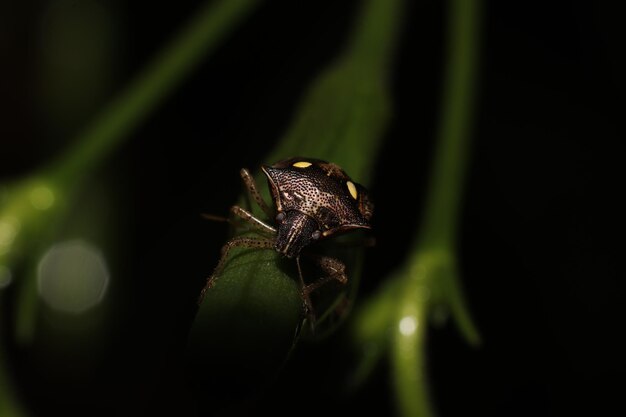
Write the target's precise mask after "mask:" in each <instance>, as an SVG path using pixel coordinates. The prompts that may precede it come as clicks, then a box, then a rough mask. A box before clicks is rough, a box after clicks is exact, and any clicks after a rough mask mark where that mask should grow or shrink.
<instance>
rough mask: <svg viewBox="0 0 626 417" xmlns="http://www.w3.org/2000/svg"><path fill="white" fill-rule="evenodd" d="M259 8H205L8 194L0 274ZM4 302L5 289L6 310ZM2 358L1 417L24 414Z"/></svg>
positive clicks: (25, 300) (234, 0)
mask: <svg viewBox="0 0 626 417" xmlns="http://www.w3.org/2000/svg"><path fill="white" fill-rule="evenodd" d="M256 3H258V1H257V0H221V1H209V2H207V5H206V6H205V7H204V8H203V9H202V10H200V12H199V13H198V14H197V15H196V16H195V17H194V19H193V20H192V21H191V22H190V23H189V25H187V26H186V27H185V30H183V32H182V33H181V34H180V35H179V36H178V37H177V38H176V39H174V41H173V42H171V43H170V44H169V45H168V46H167V47H166V48H165V49H164V50H163V52H162V53H161V54H160V55H159V56H158V57H157V58H156V59H155V60H154V62H153V63H152V64H151V65H149V66H148V68H147V69H146V70H145V71H144V72H143V73H142V74H141V76H139V77H138V78H137V79H136V80H135V81H134V82H133V83H132V84H131V85H130V86H129V87H128V88H127V89H126V90H125V91H124V92H123V93H122V94H121V95H120V96H118V97H117V98H116V99H115V100H113V102H112V103H110V105H109V106H108V107H106V108H105V109H104V111H103V112H102V114H101V115H100V116H99V117H98V118H96V120H95V121H94V122H93V124H91V125H90V126H89V127H88V128H87V129H86V130H85V131H84V132H83V133H81V134H80V135H79V136H78V137H77V139H76V141H75V143H74V145H73V146H72V147H70V148H69V149H68V150H67V151H66V152H64V153H63V154H62V155H61V156H59V157H58V158H57V159H56V160H55V161H53V162H52V163H51V164H50V165H49V166H48V167H46V168H45V169H42V170H41V171H40V172H38V173H35V174H33V175H32V176H31V177H30V178H27V179H25V180H23V181H22V182H20V183H18V184H16V185H15V186H14V187H12V188H10V189H9V190H8V191H9V193H10V194H9V195H8V197H7V198H6V201H3V207H2V209H1V210H0V267H3V268H9V271H10V272H11V270H14V267H15V265H16V264H18V263H19V262H20V261H21V260H23V259H24V257H25V256H27V255H28V254H29V253H31V252H32V251H33V250H35V249H34V248H35V247H36V246H35V245H37V244H39V243H38V242H39V241H40V240H41V239H42V237H45V236H47V235H48V234H49V232H50V231H51V230H52V229H54V226H55V225H56V224H57V223H58V222H59V220H60V219H62V218H63V216H64V215H65V213H66V212H67V210H66V209H67V207H68V205H69V204H71V198H72V195H73V194H74V192H75V191H76V189H77V188H78V187H79V186H80V184H81V180H83V179H84V178H85V177H86V176H87V175H88V174H89V173H90V172H92V171H93V170H94V169H95V167H96V166H97V165H98V163H100V162H102V161H103V160H104V159H105V158H106V157H107V156H108V155H109V154H110V153H111V151H113V150H114V149H115V148H116V147H117V146H118V145H119V144H120V143H121V142H122V141H123V140H124V139H127V138H128V136H129V133H130V132H131V131H132V130H133V129H134V128H135V127H136V126H138V125H139V124H140V123H142V122H143V121H144V120H145V119H146V117H147V116H148V115H149V114H150V113H151V112H152V111H154V109H155V108H156V107H157V106H158V105H159V104H160V103H162V102H163V100H164V99H165V98H166V97H167V96H168V94H170V93H171V92H172V91H174V89H175V88H176V87H177V86H178V85H179V84H180V83H181V82H182V80H183V79H184V78H185V77H186V76H188V75H189V73H190V72H191V71H192V70H193V69H194V68H195V67H196V66H197V65H198V64H199V63H200V62H201V60H202V59H203V58H204V57H206V55H207V54H208V53H210V52H211V51H212V50H213V49H215V47H216V46H217V45H218V44H219V42H220V41H221V40H222V39H223V38H224V37H225V36H227V35H228V34H229V33H230V32H231V31H232V30H233V29H234V28H235V27H236V25H237V23H238V22H239V21H240V20H242V19H243V18H244V17H245V16H246V15H247V14H248V13H249V12H250V11H251V10H252V9H253V7H252V6H254V5H255V4H256ZM26 288H29V287H26ZM3 295H4V294H2V291H1V289H0V309H2V308H3V305H2V300H1V297H2V296H3ZM35 296H36V294H35V293H33V292H32V291H31V293H30V294H27V296H26V297H22V299H21V301H20V305H18V308H19V307H22V306H24V308H20V311H21V313H23V314H28V317H30V318H31V319H32V318H34V314H32V310H33V309H34V308H35V307H36V303H34V302H31V301H32V298H33V297H35ZM27 321H28V320H27ZM20 323H21V324H20V328H22V327H24V326H26V327H28V326H30V327H32V325H29V324H28V323H26V322H25V321H24V320H21V321H20ZM21 333H25V332H24V331H22V332H21ZM3 354H4V352H2V351H1V349H0V415H2V416H5V415H7V416H20V415H24V412H23V411H22V410H21V408H20V406H19V401H18V400H17V399H16V397H15V395H14V392H13V389H12V387H11V385H10V383H9V381H10V378H9V376H8V374H7V372H6V370H5V369H4V363H3V361H4V357H3Z"/></svg>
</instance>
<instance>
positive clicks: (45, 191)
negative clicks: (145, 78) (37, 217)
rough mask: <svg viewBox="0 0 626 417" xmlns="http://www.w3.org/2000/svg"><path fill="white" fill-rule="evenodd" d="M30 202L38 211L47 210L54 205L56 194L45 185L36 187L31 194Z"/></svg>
mask: <svg viewBox="0 0 626 417" xmlns="http://www.w3.org/2000/svg"><path fill="white" fill-rule="evenodd" d="M30 202H31V204H32V205H33V207H35V208H36V209H38V210H47V209H49V208H50V207H51V206H52V204H54V192H52V190H51V189H50V187H46V186H43V185H42V186H39V187H35V188H33V190H32V191H31V192H30Z"/></svg>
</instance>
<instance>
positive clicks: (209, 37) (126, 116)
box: [49, 0, 258, 183]
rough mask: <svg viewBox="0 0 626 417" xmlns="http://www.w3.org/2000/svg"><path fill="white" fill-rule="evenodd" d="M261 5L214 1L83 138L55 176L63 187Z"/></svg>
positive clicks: (122, 136) (251, 1) (52, 170)
mask: <svg viewBox="0 0 626 417" xmlns="http://www.w3.org/2000/svg"><path fill="white" fill-rule="evenodd" d="M255 3H258V0H221V1H209V2H207V4H206V5H205V6H204V8H202V9H201V10H200V11H198V13H197V14H196V15H195V16H194V18H193V20H192V21H191V22H190V23H189V24H188V25H187V26H185V28H184V30H183V31H182V32H181V33H180V34H179V35H178V36H177V37H176V38H175V39H174V40H173V41H172V42H171V43H170V44H169V45H167V46H166V47H165V49H164V50H163V51H162V52H161V53H160V54H159V55H158V56H157V57H156V59H155V60H154V61H153V62H152V64H151V65H149V66H148V68H146V70H145V71H144V72H142V74H141V75H140V76H139V77H138V78H137V79H135V81H134V82H133V83H132V84H131V85H130V86H129V87H128V88H127V89H126V90H125V91H124V92H123V93H122V94H120V95H119V96H118V97H117V98H116V99H115V100H113V101H112V102H111V103H110V104H109V105H108V106H107V107H106V108H105V109H104V111H103V112H102V114H101V115H100V117H98V118H97V119H96V121H95V122H94V123H93V124H92V125H91V126H89V127H88V128H87V129H86V130H85V131H84V132H82V133H81V134H80V135H79V136H78V138H77V140H76V143H75V146H74V147H73V148H71V149H70V150H69V151H68V152H67V153H65V154H63V155H62V156H61V157H60V158H58V160H57V161H55V162H54V163H53V164H52V166H51V168H50V171H49V172H50V173H51V174H52V175H53V176H54V177H55V178H57V179H59V180H60V182H61V183H65V182H66V181H68V180H73V179H76V178H77V177H80V176H82V175H83V173H85V172H89V171H91V170H92V169H93V165H94V164H95V163H97V162H98V161H101V160H103V159H104V157H105V156H106V155H108V154H109V153H110V152H111V151H112V150H113V149H115V147H116V146H117V145H118V144H119V143H120V142H122V141H123V140H124V139H126V138H127V136H128V134H129V133H130V132H131V131H132V130H133V129H134V128H135V127H136V126H138V125H139V124H140V123H142V122H143V121H144V120H145V119H146V117H147V116H149V115H150V114H151V113H152V112H153V111H154V110H155V109H156V108H157V107H158V105H160V104H161V103H162V102H163V101H164V99H165V98H166V97H167V96H168V95H169V94H170V93H171V92H172V91H174V89H175V88H176V87H177V86H178V85H179V84H180V83H181V82H182V81H183V80H184V79H185V78H186V77H187V76H188V75H189V74H190V73H191V72H192V71H193V70H194V68H196V66H197V65H198V64H199V63H201V61H202V59H203V58H205V57H206V56H207V54H209V53H210V52H212V51H213V50H214V49H215V48H216V47H217V46H218V45H219V43H220V41H221V40H222V39H224V37H226V36H227V35H228V34H229V33H230V32H231V31H232V30H233V29H234V28H235V27H236V26H237V23H238V22H239V21H241V20H242V19H243V18H244V17H245V16H246V15H247V14H248V13H250V12H251V11H252V10H253V7H252V6H254V5H255Z"/></svg>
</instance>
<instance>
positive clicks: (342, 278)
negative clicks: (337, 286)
mask: <svg viewBox="0 0 626 417" xmlns="http://www.w3.org/2000/svg"><path fill="white" fill-rule="evenodd" d="M309 256H310V257H312V258H313V260H314V261H315V263H316V264H317V265H318V266H319V267H320V268H322V270H323V271H324V273H325V274H326V275H325V276H323V277H321V278H318V279H317V281H314V282H313V283H311V284H308V285H306V286H305V287H304V291H305V292H306V293H307V295H308V294H311V293H312V292H313V291H315V290H317V289H318V288H319V287H321V286H322V285H324V284H326V283H328V282H329V281H332V280H337V281H339V282H340V283H341V284H343V285H345V284H347V283H348V276H347V275H346V266H345V265H344V263H343V262H341V261H340V260H338V259H335V258H331V257H330V256H321V255H309Z"/></svg>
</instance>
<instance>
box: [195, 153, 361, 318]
mask: <svg viewBox="0 0 626 417" xmlns="http://www.w3.org/2000/svg"><path fill="white" fill-rule="evenodd" d="M261 169H262V171H263V173H264V174H265V176H266V177H267V182H268V185H269V190H270V195H271V197H272V202H273V203H274V207H273V208H270V207H269V206H268V205H267V204H266V203H265V201H264V200H263V197H262V196H261V194H260V193H259V191H258V188H257V185H256V182H255V181H254V179H253V177H252V176H251V175H250V172H249V171H248V170H247V169H245V168H244V169H242V170H241V171H240V174H241V178H242V180H243V183H244V184H245V186H246V189H247V191H248V193H249V194H250V196H251V197H252V199H253V200H254V201H255V202H256V203H257V204H258V206H259V207H260V208H261V209H262V211H263V212H264V213H265V214H266V215H267V217H268V218H269V219H273V221H274V225H272V224H270V223H269V222H268V221H264V220H261V219H259V218H257V217H255V216H254V215H253V214H252V213H251V212H249V211H248V210H246V209H244V208H242V207H240V206H237V205H235V206H232V207H231V209H230V214H231V218H230V220H229V221H232V220H233V219H236V218H238V219H241V220H243V221H245V222H246V223H248V224H249V225H251V226H252V227H253V228H254V229H255V230H256V231H258V232H259V235H260V236H259V237H248V236H237V237H234V238H232V239H231V240H229V241H228V242H227V243H226V244H225V245H224V246H223V247H222V256H221V258H220V260H219V262H218V264H217V266H216V267H215V270H214V271H213V274H212V275H211V276H210V277H209V279H208V280H207V284H206V286H205V287H204V289H203V290H202V293H201V295H200V301H202V299H203V298H204V294H205V293H206V291H207V290H208V289H209V288H211V287H212V286H213V284H214V283H215V281H216V280H217V279H218V277H219V276H220V274H221V273H222V270H223V268H224V265H225V263H226V260H227V258H228V253H229V252H230V250H231V249H233V248H237V247H240V248H259V249H275V250H276V251H278V252H279V253H281V254H282V255H284V256H285V257H287V258H291V259H295V261H296V264H297V267H298V274H299V278H300V284H301V296H302V300H303V303H304V306H305V309H306V312H307V314H309V315H312V311H313V308H312V305H311V300H310V297H309V295H310V294H311V292H312V291H314V290H316V289H317V288H319V287H320V286H321V285H323V284H325V283H326V282H329V281H331V280H333V279H334V280H337V281H339V282H340V283H342V284H345V283H347V281H348V277H347V275H346V273H345V269H346V268H345V265H344V264H343V263H342V262H341V261H340V260H338V259H336V258H333V257H330V256H322V255H314V254H310V253H307V255H308V256H309V257H311V258H312V259H313V260H314V262H315V263H316V264H317V265H318V266H319V267H320V268H321V269H322V271H323V272H324V274H325V275H324V276H322V277H321V278H319V279H317V280H316V281H314V282H312V283H311V284H308V285H307V284H305V281H304V279H303V276H302V268H301V266H300V258H301V255H302V253H303V251H304V250H305V249H306V248H307V247H308V246H310V245H311V244H313V243H315V242H318V241H322V240H324V239H327V238H330V237H332V236H336V235H338V234H343V233H345V232H349V231H351V230H355V229H371V224H370V219H371V217H372V212H373V204H372V203H371V200H370V198H369V195H368V192H367V190H366V189H365V187H363V186H362V185H360V184H357V183H356V182H353V181H352V179H351V178H350V177H349V176H348V174H346V172H345V171H344V170H343V169H342V168H341V167H339V166H338V165H336V164H333V163H331V162H326V161H322V160H319V159H311V158H301V157H297V158H289V159H286V160H282V161H280V162H277V163H276V164H274V165H271V166H267V165H264V166H262V167H261ZM210 217H212V216H210Z"/></svg>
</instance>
